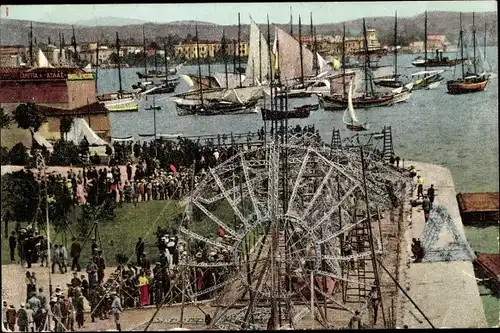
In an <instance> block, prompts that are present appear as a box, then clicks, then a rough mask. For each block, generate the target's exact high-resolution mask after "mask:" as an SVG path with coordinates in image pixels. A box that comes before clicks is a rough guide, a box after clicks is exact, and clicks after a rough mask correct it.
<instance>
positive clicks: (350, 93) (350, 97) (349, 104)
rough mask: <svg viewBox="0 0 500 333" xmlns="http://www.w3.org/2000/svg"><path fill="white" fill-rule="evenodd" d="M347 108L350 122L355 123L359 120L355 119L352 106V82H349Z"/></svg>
mask: <svg viewBox="0 0 500 333" xmlns="http://www.w3.org/2000/svg"><path fill="white" fill-rule="evenodd" d="M347 108H348V109H349V115H350V116H351V119H352V122H353V123H357V122H358V121H359V120H358V118H357V117H356V112H355V111H354V106H353V105H352V80H351V81H350V82H349V94H348V97H347Z"/></svg>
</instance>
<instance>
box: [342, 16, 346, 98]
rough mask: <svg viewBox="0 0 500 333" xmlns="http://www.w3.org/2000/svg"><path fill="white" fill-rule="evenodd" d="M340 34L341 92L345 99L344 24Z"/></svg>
mask: <svg viewBox="0 0 500 333" xmlns="http://www.w3.org/2000/svg"><path fill="white" fill-rule="evenodd" d="M342 29H343V32H342V91H343V92H344V95H343V97H344V98H345V93H346V91H345V22H344V24H343V27H342Z"/></svg>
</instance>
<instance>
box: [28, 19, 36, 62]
mask: <svg viewBox="0 0 500 333" xmlns="http://www.w3.org/2000/svg"><path fill="white" fill-rule="evenodd" d="M29 40H30V46H29V53H30V66H31V67H33V66H34V65H35V61H34V59H33V22H31V23H30V33H29Z"/></svg>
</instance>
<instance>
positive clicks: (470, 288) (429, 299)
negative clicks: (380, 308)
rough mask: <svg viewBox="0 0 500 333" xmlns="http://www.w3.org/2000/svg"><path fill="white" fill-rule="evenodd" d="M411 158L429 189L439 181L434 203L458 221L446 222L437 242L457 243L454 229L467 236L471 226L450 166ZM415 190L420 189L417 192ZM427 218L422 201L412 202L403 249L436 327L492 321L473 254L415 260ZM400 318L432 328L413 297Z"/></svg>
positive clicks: (413, 293) (406, 271)
mask: <svg viewBox="0 0 500 333" xmlns="http://www.w3.org/2000/svg"><path fill="white" fill-rule="evenodd" d="M407 163H408V165H414V166H415V168H416V169H417V174H418V175H420V176H422V177H423V178H424V181H425V183H424V193H425V191H426V190H427V188H428V187H430V185H431V184H434V187H435V188H436V197H435V200H434V205H435V206H437V205H439V206H440V207H442V208H444V209H446V211H447V212H448V213H449V216H450V217H451V219H450V220H451V221H453V226H452V228H449V227H448V228H443V229H444V230H443V229H441V230H440V231H439V232H438V238H437V244H439V245H440V246H441V248H447V247H448V248H452V247H453V245H454V244H455V243H454V237H453V236H454V235H453V233H458V235H455V236H457V237H458V238H460V239H465V232H464V227H463V224H462V219H461V217H460V212H459V208H458V204H457V200H456V192H455V185H454V182H453V177H452V175H451V172H450V170H448V169H447V168H444V167H442V166H439V165H434V164H427V163H420V162H412V161H408V162H407ZM415 182H416V181H415ZM415 196H416V192H415V193H414V195H413V198H415ZM433 214H435V212H434V211H431V219H432V218H433V217H432V215H433ZM429 221H430V220H429ZM425 224H426V222H425V219H424V212H423V210H422V207H421V206H420V205H419V206H417V207H412V208H411V214H410V218H409V221H408V224H407V225H406V230H405V231H406V232H405V240H406V242H407V244H406V245H407V253H401V254H402V256H403V257H405V258H407V262H406V263H403V265H402V272H401V273H402V281H404V286H403V287H404V288H405V290H406V292H407V293H408V295H409V296H410V297H411V298H412V299H413V301H414V302H415V304H417V306H418V307H419V308H420V309H421V310H422V312H423V313H424V314H425V316H426V317H427V318H428V320H429V321H430V322H431V323H432V325H433V326H434V327H436V328H478V327H488V324H487V321H486V316H485V313H484V308H483V304H482V300H481V297H480V294H479V289H478V286H477V282H476V277H475V275H474V268H473V263H472V261H473V260H453V259H451V260H448V261H447V260H444V261H441V260H429V261H426V260H423V262H421V263H413V260H412V259H411V255H412V253H411V240H412V238H420V239H422V238H423V231H424V227H425ZM455 240H456V238H455ZM403 251H404V250H403ZM426 251H428V249H426ZM472 256H473V254H472ZM398 319H399V320H400V321H399V322H398V326H399V327H402V326H403V325H407V326H408V327H409V328H431V325H430V324H429V322H428V321H427V320H426V319H425V318H424V316H422V314H421V313H420V312H419V311H418V310H417V309H416V308H415V306H414V305H412V304H411V303H410V302H409V301H408V299H404V300H403V305H402V311H400V318H398Z"/></svg>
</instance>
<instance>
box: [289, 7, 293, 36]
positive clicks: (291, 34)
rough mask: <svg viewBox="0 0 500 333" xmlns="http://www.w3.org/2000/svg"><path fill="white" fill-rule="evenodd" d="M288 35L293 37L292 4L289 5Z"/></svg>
mask: <svg viewBox="0 0 500 333" xmlns="http://www.w3.org/2000/svg"><path fill="white" fill-rule="evenodd" d="M290 36H292V37H293V16H292V6H290Z"/></svg>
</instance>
